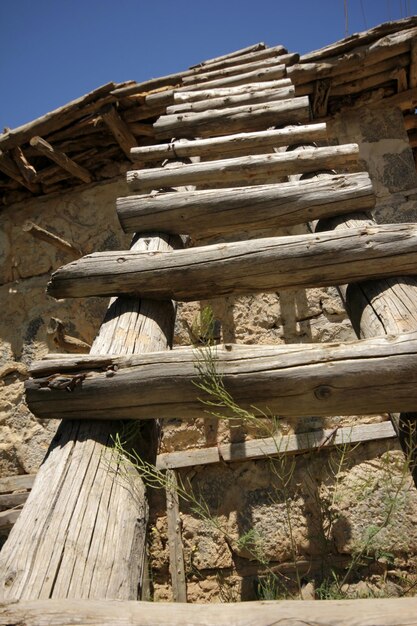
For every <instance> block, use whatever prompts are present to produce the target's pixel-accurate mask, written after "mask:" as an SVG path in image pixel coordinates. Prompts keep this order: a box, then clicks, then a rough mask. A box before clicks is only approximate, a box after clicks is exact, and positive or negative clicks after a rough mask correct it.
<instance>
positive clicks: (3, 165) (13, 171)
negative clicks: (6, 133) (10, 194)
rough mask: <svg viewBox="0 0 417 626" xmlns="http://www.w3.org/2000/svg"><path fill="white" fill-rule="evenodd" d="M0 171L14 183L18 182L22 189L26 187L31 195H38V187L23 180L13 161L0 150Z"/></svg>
mask: <svg viewBox="0 0 417 626" xmlns="http://www.w3.org/2000/svg"><path fill="white" fill-rule="evenodd" d="M0 139H1V135H0ZM0 171H1V172H3V173H4V174H6V176H9V178H12V179H13V180H15V181H16V182H18V183H19V185H22V187H26V189H28V190H29V191H30V192H32V193H39V192H40V190H41V188H40V186H39V185H36V184H35V183H32V182H30V181H28V180H26V179H25V178H23V176H22V174H21V173H20V170H19V168H18V167H17V165H16V163H15V162H14V161H13V159H11V158H10V157H9V155H7V154H4V152H2V151H1V150H0Z"/></svg>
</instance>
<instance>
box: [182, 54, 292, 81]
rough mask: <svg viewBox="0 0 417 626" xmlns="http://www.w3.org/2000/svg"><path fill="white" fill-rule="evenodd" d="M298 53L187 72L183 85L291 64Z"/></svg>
mask: <svg viewBox="0 0 417 626" xmlns="http://www.w3.org/2000/svg"><path fill="white" fill-rule="evenodd" d="M299 58H300V55H299V54H284V55H279V56H276V57H272V58H266V59H265V58H264V59H259V60H255V61H251V62H245V63H242V64H240V65H233V66H230V67H226V68H221V69H213V70H212V69H210V70H209V69H208V68H207V69H206V70H205V71H204V72H202V71H201V72H197V73H195V74H189V75H188V76H184V77H183V79H182V84H183V85H196V84H204V83H205V82H209V81H211V80H219V79H222V78H227V77H228V76H236V75H237V74H244V73H248V72H254V71H258V70H263V69H269V68H274V67H276V66H277V65H292V64H293V63H297V61H298V60H299Z"/></svg>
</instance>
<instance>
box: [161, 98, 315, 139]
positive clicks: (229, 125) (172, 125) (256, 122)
mask: <svg viewBox="0 0 417 626" xmlns="http://www.w3.org/2000/svg"><path fill="white" fill-rule="evenodd" d="M309 120H310V105H309V102H308V98H306V97H301V98H292V99H290V100H281V101H278V102H273V103H269V104H268V103H266V104H254V105H253V106H248V105H246V106H241V107H225V108H224V109H213V110H209V111H204V112H203V113H184V114H181V115H162V116H161V117H159V118H158V119H157V121H156V122H155V123H154V125H153V128H154V130H155V136H156V137H157V138H160V139H167V138H171V137H174V136H175V135H177V136H178V135H180V136H181V137H191V138H192V137H194V136H199V137H207V136H208V135H209V136H210V137H215V136H218V135H225V134H231V133H236V132H240V131H245V132H249V131H253V130H264V129H266V128H267V127H268V126H284V125H285V124H295V123H297V122H308V121H309Z"/></svg>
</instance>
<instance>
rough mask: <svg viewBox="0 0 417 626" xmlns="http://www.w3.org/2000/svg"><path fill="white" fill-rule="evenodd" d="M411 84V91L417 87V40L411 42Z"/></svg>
mask: <svg viewBox="0 0 417 626" xmlns="http://www.w3.org/2000/svg"><path fill="white" fill-rule="evenodd" d="M409 84H410V88H411V89H413V88H414V87H417V39H413V41H412V42H411V53H410V73H409Z"/></svg>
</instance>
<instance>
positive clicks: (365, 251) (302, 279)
mask: <svg viewBox="0 0 417 626" xmlns="http://www.w3.org/2000/svg"><path fill="white" fill-rule="evenodd" d="M404 274H405V275H415V274H417V226H416V225H410V224H386V225H382V226H370V227H364V228H356V229H349V230H347V231H345V232H342V231H340V232H339V231H337V232H323V233H320V234H309V235H296V236H286V237H269V238H265V239H255V240H250V241H244V242H233V243H221V244H216V245H212V246H202V247H198V248H191V249H188V250H174V251H173V252H170V253H169V254H167V253H164V252H160V253H159V254H142V253H137V252H132V251H128V250H127V251H122V252H113V251H108V252H97V253H94V254H90V255H88V256H85V257H83V258H82V259H79V260H78V261H74V262H72V263H71V264H69V265H65V266H63V267H61V268H60V269H58V270H57V271H56V272H54V273H53V274H52V277H51V281H50V283H49V284H48V293H49V294H50V295H51V296H53V297H55V298H68V297H76V298H81V297H86V296H108V295H115V294H120V293H137V294H138V293H139V294H141V295H142V296H143V297H147V298H156V299H170V298H173V299H175V300H183V301H190V300H191V301H192V300H205V299H211V298H217V297H219V296H221V295H231V294H236V295H237V294H247V293H253V292H258V291H261V292H262V291H265V292H266V291H275V290H277V289H288V288H291V289H292V288H309V287H319V286H328V285H340V284H345V283H346V282H348V281H350V282H355V281H363V280H369V279H372V278H378V277H389V276H400V275H404Z"/></svg>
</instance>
